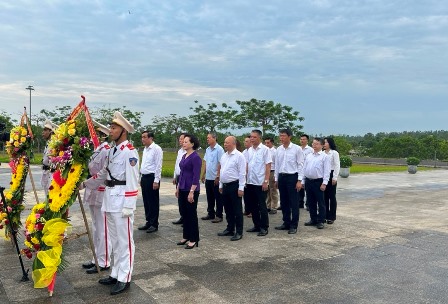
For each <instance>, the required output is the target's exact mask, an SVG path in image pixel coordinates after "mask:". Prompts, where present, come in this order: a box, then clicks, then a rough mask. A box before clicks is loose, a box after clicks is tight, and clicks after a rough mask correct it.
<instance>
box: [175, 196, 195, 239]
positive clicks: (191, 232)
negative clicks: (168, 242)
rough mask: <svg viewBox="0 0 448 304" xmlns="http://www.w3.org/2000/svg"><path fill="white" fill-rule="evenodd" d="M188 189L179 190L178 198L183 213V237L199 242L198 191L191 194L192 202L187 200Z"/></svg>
mask: <svg viewBox="0 0 448 304" xmlns="http://www.w3.org/2000/svg"><path fill="white" fill-rule="evenodd" d="M189 193H190V191H183V190H180V191H179V199H180V201H181V203H182V206H183V207H182V208H183V210H184V211H185V214H184V227H183V228H184V229H183V238H184V239H186V240H189V241H190V242H199V225H198V212H197V210H198V198H199V191H195V192H194V194H193V203H190V202H189V201H188V194H189Z"/></svg>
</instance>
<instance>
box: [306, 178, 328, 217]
mask: <svg viewBox="0 0 448 304" xmlns="http://www.w3.org/2000/svg"><path fill="white" fill-rule="evenodd" d="M322 181H323V179H322V178H318V179H314V180H312V179H308V178H307V179H306V181H305V185H306V188H305V191H306V202H307V203H308V208H310V218H311V221H312V222H313V223H323V222H325V202H324V192H323V191H322V190H320V186H321V185H322ZM318 212H319V213H318Z"/></svg>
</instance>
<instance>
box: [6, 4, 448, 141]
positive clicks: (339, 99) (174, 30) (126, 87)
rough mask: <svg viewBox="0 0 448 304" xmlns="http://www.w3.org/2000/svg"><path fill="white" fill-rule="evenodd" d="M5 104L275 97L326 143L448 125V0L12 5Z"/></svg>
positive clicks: (154, 111)
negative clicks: (344, 136) (342, 136)
mask: <svg viewBox="0 0 448 304" xmlns="http://www.w3.org/2000/svg"><path fill="white" fill-rule="evenodd" d="M0 38H1V47H0V110H4V111H6V112H7V113H12V115H13V116H14V115H17V116H19V115H20V113H21V112H22V111H23V107H24V106H27V107H28V105H29V91H28V90H26V89H25V88H26V87H27V86H28V85H33V86H34V88H35V91H33V92H32V113H33V114H34V113H37V112H38V111H40V110H41V109H54V108H55V106H63V105H71V106H73V107H74V106H75V105H76V104H77V103H78V102H79V101H80V100H81V98H80V95H84V96H85V97H86V102H87V105H88V106H89V107H101V106H106V107H111V108H116V107H121V106H123V105H126V107H127V108H128V109H131V110H133V111H143V112H144V115H143V117H142V123H143V125H146V124H150V123H151V120H152V118H153V117H154V116H155V115H160V116H165V115H169V114H178V115H190V114H192V112H191V110H190V107H191V106H194V100H198V101H199V102H200V103H201V104H203V105H206V104H207V103H211V102H214V103H218V104H221V103H222V102H225V103H227V104H229V105H231V106H232V105H233V106H236V104H235V101H236V100H250V99H251V98H256V99H259V100H273V101H275V102H278V103H281V104H283V105H289V106H291V107H293V109H294V110H297V111H299V112H300V116H303V117H304V118H305V120H304V121H303V122H302V123H301V124H302V125H303V127H304V128H303V131H305V132H306V133H309V134H322V135H331V134H334V135H337V134H347V135H363V134H365V133H368V132H372V133H378V132H395V131H416V130H421V131H425V130H442V129H443V130H446V129H448V128H447V126H446V121H447V119H446V118H447V117H448V5H447V4H446V2H445V1H440V0H437V1H436V0H425V1H421V0H401V1H395V0H370V1H361V0H360V1H353V0H351V1H350V0H314V1H313V0H300V1H298V0H297V1H292V0H290V1H286V0H284V1H269V0H265V1H252V0H226V1H216V0H215V1H199V0H198V1H185V0H173V1H169V0H166V1H153V0H141V1H133V0H129V1H112V0H109V1H106V0H105V1H102V0H88V1H84V0H76V1H72V0H60V1H58V0H52V1H45V0H43V1H31V0H30V1H20V0H13V1H9V0H6V1H1V2H0Z"/></svg>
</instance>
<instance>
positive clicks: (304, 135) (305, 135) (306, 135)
mask: <svg viewBox="0 0 448 304" xmlns="http://www.w3.org/2000/svg"><path fill="white" fill-rule="evenodd" d="M300 137H306V139H308V140H310V137H309V136H308V134H305V133H303V134H302V135H300Z"/></svg>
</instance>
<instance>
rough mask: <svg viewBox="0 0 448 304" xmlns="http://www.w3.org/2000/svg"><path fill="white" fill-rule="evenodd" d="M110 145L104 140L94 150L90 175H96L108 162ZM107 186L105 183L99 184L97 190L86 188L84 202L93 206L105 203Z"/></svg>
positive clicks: (90, 164) (90, 163) (90, 162)
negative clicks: (104, 197)
mask: <svg viewBox="0 0 448 304" xmlns="http://www.w3.org/2000/svg"><path fill="white" fill-rule="evenodd" d="M109 150H110V146H109V144H108V143H107V142H103V143H102V144H101V145H100V146H99V147H98V148H96V149H95V151H93V154H92V157H91V158H90V161H89V173H90V176H94V175H95V174H97V173H98V172H100V170H101V169H103V167H104V166H105V165H106V164H107V158H108V156H109ZM105 190H106V187H105V186H104V185H101V186H99V187H98V188H97V189H95V190H90V189H89V188H86V191H85V193H84V202H85V203H86V204H88V205H92V206H101V205H102V204H103V196H104V191H105Z"/></svg>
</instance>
